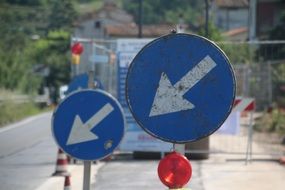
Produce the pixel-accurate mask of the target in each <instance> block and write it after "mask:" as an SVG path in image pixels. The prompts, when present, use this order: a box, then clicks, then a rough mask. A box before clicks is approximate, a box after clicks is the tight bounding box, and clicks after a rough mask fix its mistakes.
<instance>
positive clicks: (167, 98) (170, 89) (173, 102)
mask: <svg viewBox="0 0 285 190" xmlns="http://www.w3.org/2000/svg"><path fill="white" fill-rule="evenodd" d="M216 65H217V64H216V63H215V61H214V60H213V59H212V58H211V57H210V56H209V55H207V56H206V57H205V58H204V59H203V60H202V61H200V62H199V63H198V64H197V65H196V66H195V67H194V68H193V69H191V70H190V71H189V72H188V73H187V74H186V75H185V76H183V77H182V78H181V79H180V80H179V81H178V82H176V83H175V84H174V85H172V84H171V82H170V81H169V79H168V77H167V75H166V74H165V73H164V72H163V73H162V74H161V78H160V81H159V86H158V89H157V91H156V94H155V97H154V100H153V103H152V106H151V110H150V114H149V116H150V117H151V116H156V115H163V114H167V113H173V112H178V111H182V110H188V109H193V108H194V107H195V106H194V105H193V104H192V103H191V102H189V101H188V100H186V99H184V98H183V95H184V94H185V93H186V92H188V91H189V90H190V89H191V88H192V87H193V86H194V85H195V84H197V83H198V82H199V81H200V80H201V79H202V78H203V77H204V76H206V75H207V74H208V73H209V72H210V71H211V70H212V69H213V68H214V67H216Z"/></svg>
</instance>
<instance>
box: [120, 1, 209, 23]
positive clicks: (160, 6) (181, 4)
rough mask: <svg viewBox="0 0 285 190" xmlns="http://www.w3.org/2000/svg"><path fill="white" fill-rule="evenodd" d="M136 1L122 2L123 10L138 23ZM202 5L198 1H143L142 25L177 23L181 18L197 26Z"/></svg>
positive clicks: (137, 4)
mask: <svg viewBox="0 0 285 190" xmlns="http://www.w3.org/2000/svg"><path fill="white" fill-rule="evenodd" d="M138 6H139V3H138V0H136V1H134V0H124V1H123V8H124V9H125V10H127V11H128V12H129V13H131V14H132V15H134V17H135V21H136V22H138V8H139V7H138ZM203 6H204V5H203V3H201V1H198V0H192V1H189V0H171V1H167V0H151V1H143V23H144V24H157V23H172V24H174V23H178V21H179V18H180V17H182V18H183V19H184V20H185V22H186V23H191V24H194V25H195V24H198V23H199V20H200V17H201V12H202V10H203Z"/></svg>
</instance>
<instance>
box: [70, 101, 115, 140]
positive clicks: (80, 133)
mask: <svg viewBox="0 0 285 190" xmlns="http://www.w3.org/2000/svg"><path fill="white" fill-rule="evenodd" d="M113 110H114V108H113V106H112V105H111V104H110V103H107V104H105V105H104V106H103V107H102V108H101V109H100V110H99V111H98V112H96V113H95V114H94V115H93V116H92V117H91V118H90V119H89V120H88V121H86V122H85V123H83V122H82V120H81V118H80V116H79V115H76V116H75V118H74V122H73V125H72V128H71V131H70V134H69V137H68V140H67V143H66V145H72V144H77V143H82V142H87V141H91V140H96V139H98V138H99V137H98V136H97V135H96V134H94V133H92V132H91V130H92V129H93V128H94V127H96V126H97V125H98V124H99V123H100V122H101V121H102V120H103V119H105V118H106V117H107V116H108V115H109V114H110V113H111V112H112V111H113Z"/></svg>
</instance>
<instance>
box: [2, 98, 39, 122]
mask: <svg viewBox="0 0 285 190" xmlns="http://www.w3.org/2000/svg"><path fill="white" fill-rule="evenodd" d="M0 104H1V106H0V107H1V108H0V127H2V126H4V125H7V124H9V123H12V122H15V121H18V120H21V119H23V118H25V117H28V116H32V115H35V114H37V113H40V112H42V111H43V110H42V109H41V108H39V107H38V106H36V105H35V104H34V103H32V102H27V103H14V102H13V101H11V100H5V101H2V102H1V103H0Z"/></svg>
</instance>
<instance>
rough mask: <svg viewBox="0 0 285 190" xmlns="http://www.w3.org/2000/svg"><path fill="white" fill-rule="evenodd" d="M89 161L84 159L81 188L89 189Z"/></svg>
mask: <svg viewBox="0 0 285 190" xmlns="http://www.w3.org/2000/svg"><path fill="white" fill-rule="evenodd" d="M90 175H91V161H84V175H83V190H90Z"/></svg>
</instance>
